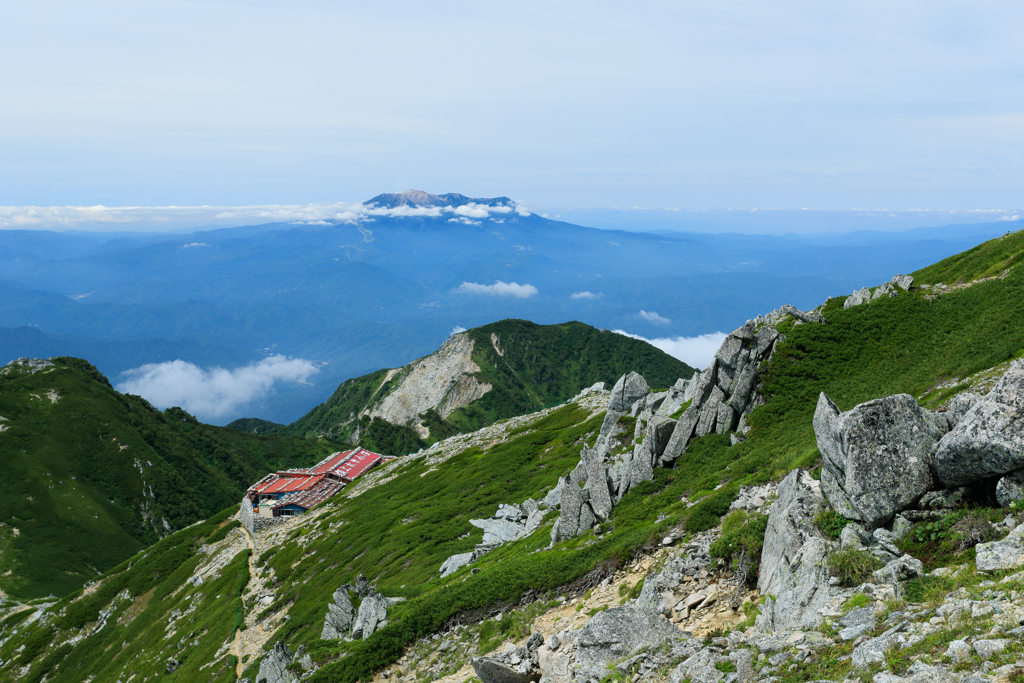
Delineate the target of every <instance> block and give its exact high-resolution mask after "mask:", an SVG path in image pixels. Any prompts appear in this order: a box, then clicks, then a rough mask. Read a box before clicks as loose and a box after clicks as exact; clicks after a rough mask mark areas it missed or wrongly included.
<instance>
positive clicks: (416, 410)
mask: <svg viewBox="0 0 1024 683" xmlns="http://www.w3.org/2000/svg"><path fill="white" fill-rule="evenodd" d="M392 372H403V373H405V374H404V376H403V377H402V378H401V379H400V380H399V382H398V386H396V387H395V388H394V390H392V391H391V392H390V393H389V394H388V395H387V396H385V397H384V398H383V399H382V400H381V402H380V403H379V404H377V405H376V406H375V407H374V408H373V409H372V410H371V411H370V413H369V415H370V417H371V418H373V417H379V418H381V419H384V420H387V421H388V422H391V423H393V424H410V423H412V422H415V421H417V420H418V417H419V415H420V413H424V412H426V411H427V410H430V409H431V408H435V409H437V412H438V413H440V414H441V417H448V416H449V415H450V414H451V413H453V412H454V411H455V410H457V409H459V408H462V407H464V406H467V405H469V404H470V403H472V402H473V401H475V400H477V399H478V398H480V397H482V396H483V395H484V394H486V393H487V392H488V391H490V390H491V385H490V384H481V383H480V382H478V381H477V380H476V377H474V374H475V373H478V372H480V366H478V365H477V364H476V363H474V362H473V340H472V339H470V338H469V335H467V334H465V333H464V332H460V333H458V334H453V335H452V336H451V337H449V338H448V339H447V341H445V342H444V343H443V344H441V348H439V349H438V350H437V351H435V352H434V353H432V354H430V355H429V356H426V357H424V358H421V359H419V360H418V361H415V362H413V363H411V364H410V365H408V366H406V367H405V368H402V369H400V370H398V371H392ZM392 376H393V375H392V374H389V375H388V376H387V378H386V380H385V381H389V380H390V379H391V377H392Z"/></svg>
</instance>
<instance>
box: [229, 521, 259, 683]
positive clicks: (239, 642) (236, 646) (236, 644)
mask: <svg viewBox="0 0 1024 683" xmlns="http://www.w3.org/2000/svg"><path fill="white" fill-rule="evenodd" d="M241 530H242V535H243V536H245V544H246V545H247V546H249V550H251V551H252V552H251V553H249V581H250V582H252V581H253V580H255V579H256V577H257V576H258V574H257V572H258V571H259V570H258V569H257V567H256V553H257V551H256V543H255V542H254V541H253V538H252V534H250V533H249V530H248V529H246V528H245V526H244V525H243V526H242V527H241ZM242 619H243V621H244V619H245V615H244V614H243V615H242ZM243 633H244V631H243V630H242V629H240V628H236V629H235V639H234V640H233V641H232V642H231V649H230V652H231V654H232V655H233V656H234V658H235V675H236V676H237V677H241V675H242V672H243V671H244V670H245V665H244V664H243V663H242V650H243V646H244V642H243V638H244V636H243V635H242V634H243Z"/></svg>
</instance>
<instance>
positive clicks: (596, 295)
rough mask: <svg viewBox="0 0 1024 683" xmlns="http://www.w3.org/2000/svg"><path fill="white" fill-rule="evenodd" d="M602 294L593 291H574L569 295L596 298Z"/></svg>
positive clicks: (576, 297) (572, 297)
mask: <svg viewBox="0 0 1024 683" xmlns="http://www.w3.org/2000/svg"><path fill="white" fill-rule="evenodd" d="M599 296H601V295H600V294H594V293H593V292H573V293H572V294H570V295H569V298H570V299H596V298H597V297H599Z"/></svg>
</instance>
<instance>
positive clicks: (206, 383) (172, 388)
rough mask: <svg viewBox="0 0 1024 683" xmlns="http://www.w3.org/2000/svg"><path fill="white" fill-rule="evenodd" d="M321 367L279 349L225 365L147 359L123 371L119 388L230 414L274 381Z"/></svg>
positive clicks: (295, 378)
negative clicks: (246, 361) (247, 362)
mask: <svg viewBox="0 0 1024 683" xmlns="http://www.w3.org/2000/svg"><path fill="white" fill-rule="evenodd" d="M317 372H319V370H318V369H317V367H316V366H315V365H314V364H313V363H312V362H310V361H308V360H304V359H302V358H288V357H286V356H282V355H276V356H270V357H268V358H264V359H263V360H261V361H259V362H258V363H253V364H251V365H246V366H245V367H241V368H235V369H233V370H225V369H224V368H219V367H218V368H210V369H208V370H204V369H203V368H200V367H199V366H197V365H195V364H193V363H189V362H187V361H183V360H172V361H167V362H165V363H150V364H148V365H143V366H141V367H138V368H135V369H133V370H128V371H126V372H124V373H122V377H124V381H122V382H121V383H120V384H118V385H117V390H118V391H120V392H122V393H126V394H137V395H139V396H142V397H143V398H144V399H146V400H147V401H149V402H150V403H152V404H153V405H155V406H157V407H159V408H169V407H171V406H179V407H181V408H184V409H185V410H187V411H188V412H190V413H192V414H193V415H195V416H196V417H199V418H201V419H206V420H209V419H215V418H219V417H224V416H225V415H230V414H231V413H233V412H235V411H236V410H237V409H238V408H240V407H241V406H243V405H245V404H246V403H249V402H250V401H254V400H256V399H259V398H263V397H264V396H266V395H267V394H269V393H270V392H271V391H272V390H273V388H274V385H275V384H276V383H277V382H302V381H304V380H305V379H306V378H307V377H309V376H310V375H313V374H315V373H317Z"/></svg>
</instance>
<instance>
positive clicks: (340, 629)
mask: <svg viewBox="0 0 1024 683" xmlns="http://www.w3.org/2000/svg"><path fill="white" fill-rule="evenodd" d="M350 593H355V594H356V595H357V596H359V598H360V600H361V602H360V604H359V610H358V612H356V610H355V608H354V606H353V605H352V599H351V597H350ZM333 597H334V601H333V602H331V603H329V604H328V605H327V617H326V618H325V619H324V628H323V630H322V632H321V634H320V638H321V639H323V640H336V639H344V640H358V639H360V638H369V637H370V635H371V634H372V633H373V632H374V631H378V630H380V629H382V628H384V627H385V626H387V625H388V608H389V607H391V606H392V605H395V604H398V603H399V602H403V601H405V598H388V597H385V596H383V595H381V594H380V593H378V592H377V591H376V590H375V589H374V588H373V586H371V585H370V582H369V581H367V580H366V577H365V576H363V575H362V574H360V575H359V577H358V578H356V583H355V585H352V584H348V583H346V584H345V585H343V586H342V587H341V588H339V589H338V590H336V591H334V596H333Z"/></svg>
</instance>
